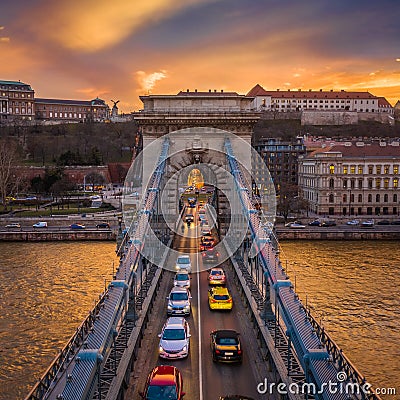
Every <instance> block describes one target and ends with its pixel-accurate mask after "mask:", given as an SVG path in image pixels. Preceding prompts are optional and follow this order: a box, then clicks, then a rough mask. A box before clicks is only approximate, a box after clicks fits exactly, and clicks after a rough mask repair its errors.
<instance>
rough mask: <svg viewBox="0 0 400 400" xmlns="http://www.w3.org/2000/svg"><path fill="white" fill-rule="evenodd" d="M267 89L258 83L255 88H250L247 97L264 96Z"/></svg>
mask: <svg viewBox="0 0 400 400" xmlns="http://www.w3.org/2000/svg"><path fill="white" fill-rule="evenodd" d="M265 93H267V92H266V90H265V89H264V88H263V87H262V86H261V85H259V84H258V83H257V85H256V86H254V87H253V89H251V90H250V92H249V93H247V94H246V96H247V97H254V96H264V95H265Z"/></svg>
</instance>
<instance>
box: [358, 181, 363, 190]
mask: <svg viewBox="0 0 400 400" xmlns="http://www.w3.org/2000/svg"><path fill="white" fill-rule="evenodd" d="M362 187H363V180H362V179H359V180H358V188H359V189H362Z"/></svg>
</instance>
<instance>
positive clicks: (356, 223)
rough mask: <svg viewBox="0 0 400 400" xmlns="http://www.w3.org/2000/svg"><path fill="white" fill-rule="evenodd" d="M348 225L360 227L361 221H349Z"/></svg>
mask: <svg viewBox="0 0 400 400" xmlns="http://www.w3.org/2000/svg"><path fill="white" fill-rule="evenodd" d="M346 224H347V225H352V226H356V225H359V224H360V220H358V219H352V220H350V221H347V222H346Z"/></svg>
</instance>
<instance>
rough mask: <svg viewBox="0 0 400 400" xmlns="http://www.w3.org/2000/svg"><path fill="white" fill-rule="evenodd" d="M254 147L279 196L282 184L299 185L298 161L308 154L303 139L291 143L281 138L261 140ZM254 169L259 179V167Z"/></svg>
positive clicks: (296, 139) (299, 138)
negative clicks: (266, 168)
mask: <svg viewBox="0 0 400 400" xmlns="http://www.w3.org/2000/svg"><path fill="white" fill-rule="evenodd" d="M253 147H254V149H255V150H256V151H257V153H258V154H259V155H260V157H261V158H262V160H263V161H264V163H265V165H266V166H267V167H268V170H269V172H270V174H271V177H272V180H273V182H274V185H275V190H276V192H277V194H279V190H280V187H281V185H282V184H285V183H289V184H293V185H297V184H298V159H299V157H300V156H302V155H305V154H306V147H305V146H304V143H303V138H302V137H298V138H295V139H293V140H291V141H283V140H281V139H279V138H260V139H259V140H258V141H257V142H256V143H253ZM253 167H254V173H255V176H256V177H257V170H258V169H257V165H255V166H253Z"/></svg>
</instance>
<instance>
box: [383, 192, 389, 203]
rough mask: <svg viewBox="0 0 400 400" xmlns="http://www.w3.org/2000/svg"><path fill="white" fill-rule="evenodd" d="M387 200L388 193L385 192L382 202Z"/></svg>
mask: <svg viewBox="0 0 400 400" xmlns="http://www.w3.org/2000/svg"><path fill="white" fill-rule="evenodd" d="M388 201H389V195H388V194H387V193H385V194H384V195H383V202H384V203H387V202H388Z"/></svg>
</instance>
